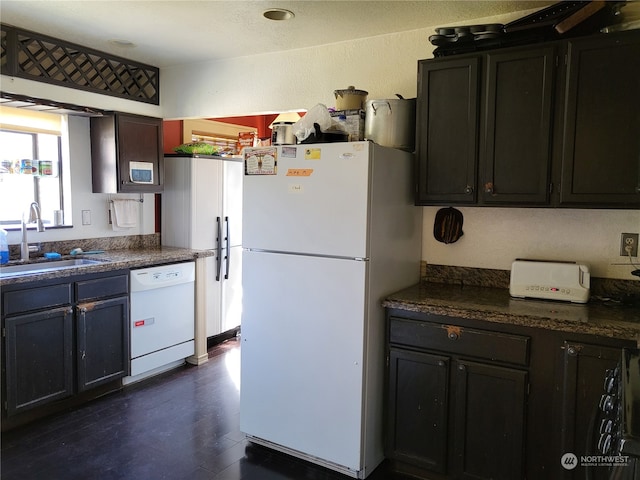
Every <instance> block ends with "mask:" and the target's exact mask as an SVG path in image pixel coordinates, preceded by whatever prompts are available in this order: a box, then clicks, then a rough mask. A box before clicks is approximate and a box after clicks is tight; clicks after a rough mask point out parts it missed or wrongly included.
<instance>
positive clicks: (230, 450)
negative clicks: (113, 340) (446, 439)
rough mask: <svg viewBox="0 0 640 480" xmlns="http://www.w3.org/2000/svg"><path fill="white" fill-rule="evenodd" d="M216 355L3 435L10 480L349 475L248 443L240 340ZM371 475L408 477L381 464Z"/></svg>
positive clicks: (385, 479)
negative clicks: (241, 426) (241, 424)
mask: <svg viewBox="0 0 640 480" xmlns="http://www.w3.org/2000/svg"><path fill="white" fill-rule="evenodd" d="M209 357H210V359H209V362H207V363H206V364H204V365H202V366H200V367H190V366H189V367H187V366H185V367H182V368H179V369H176V370H173V371H171V372H168V373H166V374H163V375H161V376H159V377H155V378H153V379H150V380H147V381H145V382H141V383H139V384H135V385H131V386H129V387H127V388H125V389H124V390H123V391H122V392H118V393H114V394H111V395H108V396H106V397H103V398H101V399H98V400H95V401H93V402H91V403H89V404H86V405H84V406H83V407H81V408H79V409H77V410H74V411H72V412H68V413H64V414H61V415H56V416H54V417H49V418H47V419H44V420H41V421H38V422H36V423H34V424H30V425H28V426H26V427H22V428H19V429H16V430H12V431H10V432H6V433H3V434H2V457H1V464H0V478H2V480H14V479H16V480H18V479H19V480H45V479H46V480H76V479H77V480H89V479H92V480H93V479H95V480H112V479H113V480H115V479H118V480H159V479H167V480H182V479H184V480H187V479H188V480H205V479H206V480H240V479H242V480H305V479H313V480H346V479H348V478H349V477H346V476H343V475H340V474H337V473H335V472H332V471H330V470H327V469H325V468H322V467H319V466H316V465H313V464H310V463H308V462H304V461H302V460H298V459H295V458H293V457H290V456H288V455H284V454H281V453H278V452H274V451H272V450H270V449H267V448H264V447H261V446H258V445H254V444H252V443H250V442H248V441H247V440H246V439H245V438H244V435H243V434H242V433H241V432H240V430H239V414H240V407H239V399H240V396H239V365H240V347H239V341H237V340H235V339H232V340H228V341H227V342H224V343H223V344H221V345H219V346H216V347H214V348H212V349H211V350H210V351H209ZM368 478H369V479H371V480H391V479H394V480H402V478H401V477H396V476H394V475H393V474H391V473H387V472H386V468H385V465H384V464H383V465H381V466H380V467H379V468H378V469H377V470H376V471H375V472H373V473H372V474H371V475H370V476H369V477H368Z"/></svg>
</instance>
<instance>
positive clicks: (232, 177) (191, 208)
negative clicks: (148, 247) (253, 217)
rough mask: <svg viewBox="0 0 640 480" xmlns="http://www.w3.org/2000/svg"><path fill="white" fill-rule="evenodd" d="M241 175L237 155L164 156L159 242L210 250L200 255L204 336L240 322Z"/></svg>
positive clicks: (215, 333) (240, 165)
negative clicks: (203, 263)
mask: <svg viewBox="0 0 640 480" xmlns="http://www.w3.org/2000/svg"><path fill="white" fill-rule="evenodd" d="M242 181H243V163H242V159H240V158H232V157H231V158H226V157H215V156H208V155H193V156H190V155H174V154H170V155H165V157H164V190H163V192H162V221H161V223H162V228H161V230H162V233H161V235H162V245H166V246H171V247H183V248H193V249H197V250H214V252H215V255H214V256H210V257H207V258H206V259H205V262H206V263H205V265H206V268H205V270H206V272H205V278H206V280H205V281H206V286H205V289H206V292H207V293H206V295H205V298H204V315H205V318H206V335H207V338H208V337H212V336H215V335H218V334H221V333H226V332H228V331H232V330H234V329H237V328H238V327H239V326H240V321H241V317H242ZM198 281H200V279H198Z"/></svg>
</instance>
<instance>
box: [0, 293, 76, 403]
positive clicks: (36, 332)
mask: <svg viewBox="0 0 640 480" xmlns="http://www.w3.org/2000/svg"><path fill="white" fill-rule="evenodd" d="M5 338H6V347H5V348H6V357H5V359H4V360H5V369H6V374H5V375H6V409H7V414H8V415H14V414H16V413H18V412H21V411H23V410H29V409H31V408H35V407H38V406H40V405H44V404H46V403H49V402H53V401H54V400H60V399H62V398H66V397H68V396H70V395H72V394H73V310H72V309H71V306H66V307H61V308H55V309H52V310H46V311H44V312H36V313H28V314H25V315H18V316H15V317H11V318H7V319H6V321H5Z"/></svg>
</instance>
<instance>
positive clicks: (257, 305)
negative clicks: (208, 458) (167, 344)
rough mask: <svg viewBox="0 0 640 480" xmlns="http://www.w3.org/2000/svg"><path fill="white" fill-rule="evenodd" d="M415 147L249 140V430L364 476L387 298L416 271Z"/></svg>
mask: <svg viewBox="0 0 640 480" xmlns="http://www.w3.org/2000/svg"><path fill="white" fill-rule="evenodd" d="M412 169H413V165H412V155H411V154H410V153H407V152H404V151H401V150H395V149H390V148H384V147H379V146H377V145H375V144H373V143H370V142H344V143H329V144H316V145H292V146H278V147H266V148H253V149H247V150H246V151H245V177H244V195H243V198H244V200H243V274H242V275H243V315H242V346H241V365H242V368H241V389H240V430H241V431H242V432H244V433H246V434H247V436H248V438H249V439H250V440H251V441H253V442H256V443H259V444H262V445H266V446H269V447H271V448H274V449H277V450H280V451H283V452H286V453H289V454H291V455H294V456H297V457H301V458H304V459H307V460H309V461H311V462H314V463H317V464H320V465H323V466H326V467H328V468H331V469H333V470H336V471H338V472H341V473H344V474H347V475H349V476H351V477H354V478H365V477H366V476H367V475H369V474H370V473H371V472H372V471H373V470H374V469H375V468H376V466H378V464H379V463H380V462H381V461H382V460H383V438H382V436H383V412H382V407H383V398H384V393H383V383H384V369H385V358H384V338H385V331H384V324H385V322H384V310H383V308H382V307H381V300H382V299H383V298H384V297H385V295H388V294H390V293H392V292H394V291H396V290H399V289H402V288H404V287H408V286H410V285H412V284H415V283H417V282H418V281H419V270H420V257H421V233H422V220H421V218H422V217H421V209H420V208H417V207H415V206H414V203H413V193H412V192H413V187H412V186H413V181H412Z"/></svg>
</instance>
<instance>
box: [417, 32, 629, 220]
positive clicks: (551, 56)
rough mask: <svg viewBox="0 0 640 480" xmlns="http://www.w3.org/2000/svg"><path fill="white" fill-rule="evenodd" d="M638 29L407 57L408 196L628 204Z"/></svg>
mask: <svg viewBox="0 0 640 480" xmlns="http://www.w3.org/2000/svg"><path fill="white" fill-rule="evenodd" d="M635 58H640V31H637V30H636V31H628V32H619V33H615V34H600V35H597V36H591V37H584V38H578V39H571V40H566V41H557V42H548V43H541V44H536V45H531V46H526V47H515V48H505V49H499V50H491V51H486V52H479V53H474V54H469V55H460V56H449V57H441V58H436V59H429V60H421V61H420V62H419V63H418V102H417V105H418V112H417V131H416V145H417V152H416V155H417V162H416V204H417V205H442V204H458V205H485V206H492V205H495V206H499V205H502V206H567V207H572V206H578V207H590V208H601V207H604V208H606V207H611V208H637V207H640V134H639V133H638V132H640V89H639V88H638V85H640V66H639V65H638V62H635V61H633V59H635Z"/></svg>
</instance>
